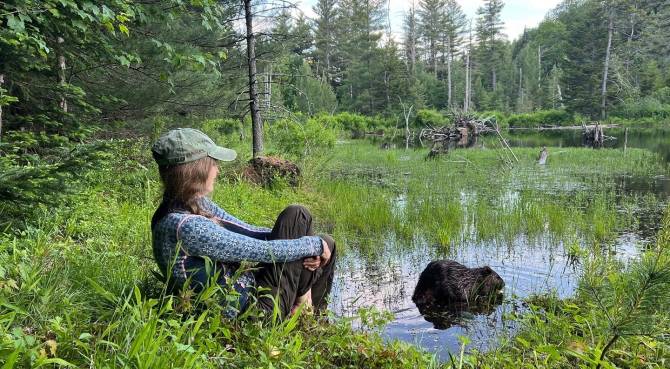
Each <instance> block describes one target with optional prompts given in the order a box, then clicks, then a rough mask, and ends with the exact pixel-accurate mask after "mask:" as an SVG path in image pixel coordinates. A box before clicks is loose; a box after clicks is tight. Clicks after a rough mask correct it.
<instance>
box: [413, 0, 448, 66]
mask: <svg viewBox="0 0 670 369" xmlns="http://www.w3.org/2000/svg"><path fill="white" fill-rule="evenodd" d="M444 6H445V1H444V0H421V1H420V2H419V10H418V11H417V14H418V16H419V31H420V34H421V38H422V39H423V40H424V42H425V43H426V48H427V50H428V64H429V70H430V71H432V72H433V75H434V76H436V77H437V61H438V60H437V59H438V53H439V49H440V45H439V44H440V41H441V40H442V37H441V34H442V25H443V24H444V22H443V17H444Z"/></svg>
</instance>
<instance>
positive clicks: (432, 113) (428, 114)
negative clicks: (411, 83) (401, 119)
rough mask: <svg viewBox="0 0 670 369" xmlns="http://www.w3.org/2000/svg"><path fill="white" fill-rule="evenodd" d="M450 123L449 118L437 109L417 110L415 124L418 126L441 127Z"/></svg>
mask: <svg viewBox="0 0 670 369" xmlns="http://www.w3.org/2000/svg"><path fill="white" fill-rule="evenodd" d="M448 123H449V119H447V117H445V116H444V115H443V114H442V113H440V112H439V111H437V110H432V109H420V110H419V111H418V112H416V120H415V123H414V124H415V126H417V127H426V126H431V127H439V126H444V125H447V124H448Z"/></svg>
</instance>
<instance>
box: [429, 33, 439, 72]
mask: <svg viewBox="0 0 670 369" xmlns="http://www.w3.org/2000/svg"><path fill="white" fill-rule="evenodd" d="M436 49H437V46H436V45H435V40H430V62H431V64H432V66H433V75H434V76H435V78H437V50H436Z"/></svg>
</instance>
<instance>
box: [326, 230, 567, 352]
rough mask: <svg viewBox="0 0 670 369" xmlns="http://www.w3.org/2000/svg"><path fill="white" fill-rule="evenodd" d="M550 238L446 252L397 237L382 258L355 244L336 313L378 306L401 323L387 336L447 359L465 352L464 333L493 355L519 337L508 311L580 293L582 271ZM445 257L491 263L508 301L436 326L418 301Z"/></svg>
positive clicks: (340, 276)
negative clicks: (424, 276)
mask: <svg viewBox="0 0 670 369" xmlns="http://www.w3.org/2000/svg"><path fill="white" fill-rule="evenodd" d="M543 239H549V237H546V238H540V239H533V240H529V239H528V238H526V237H525V236H519V237H517V238H516V239H514V240H513V241H512V242H509V243H508V242H496V241H489V242H480V243H464V244H463V245H461V246H460V247H453V248H451V249H450V250H444V249H441V248H439V247H438V246H433V245H430V244H428V242H427V241H426V240H424V239H420V238H417V239H415V240H414V241H413V242H412V244H411V245H406V244H401V242H400V241H398V240H396V239H395V238H393V237H392V236H389V237H387V238H386V241H385V242H382V243H381V245H380V248H379V249H380V252H379V253H374V255H367V254H361V253H360V252H357V251H354V250H357V249H358V248H357V247H356V246H353V247H352V248H351V250H352V251H351V252H349V253H347V254H346V255H344V256H343V257H342V259H340V263H339V264H338V273H337V275H336V280H335V285H334V287H333V300H332V302H331V308H332V309H333V310H334V312H335V313H336V314H337V315H339V316H352V315H353V314H355V313H356V311H357V310H358V309H359V308H362V307H372V306H374V307H377V308H379V309H385V310H388V311H391V312H392V313H394V314H395V320H394V321H393V322H391V323H390V324H389V325H388V326H387V327H386V328H385V330H384V334H385V335H386V336H387V337H389V338H397V339H401V340H404V341H407V342H411V343H416V344H419V345H420V346H422V347H424V348H426V349H428V350H430V351H433V352H435V353H436V354H437V355H438V356H439V357H440V358H442V359H448V353H449V352H451V353H452V354H454V353H457V352H458V351H459V350H460V341H459V339H458V336H460V335H467V336H469V337H470V339H471V343H470V344H469V346H468V349H478V350H487V349H489V348H492V347H495V345H496V342H499V340H500V339H501V338H503V337H507V336H509V335H510V334H513V333H514V332H515V330H516V328H517V327H516V326H515V324H514V322H512V321H509V320H506V319H505V314H506V313H508V312H513V311H519V310H523V309H524V305H523V302H522V301H521V300H522V299H523V298H524V297H527V296H530V295H532V294H541V293H547V292H552V291H553V292H555V293H556V294H557V295H558V296H559V297H568V296H570V295H572V294H573V292H574V290H575V288H576V283H577V276H578V274H579V269H578V268H579V266H578V265H576V264H574V263H571V259H570V257H569V256H568V255H567V253H566V252H565V250H564V248H563V246H562V245H561V244H552V243H550V242H544V241H543ZM440 258H448V259H452V260H456V261H458V262H460V263H462V264H464V265H466V266H468V267H474V266H480V265H490V266H491V267H492V268H493V269H494V270H496V271H497V272H498V274H500V276H501V277H502V278H503V280H504V281H505V284H506V285H505V296H507V298H506V300H505V301H503V302H502V304H500V305H494V306H491V307H490V309H488V310H481V311H470V312H462V313H461V314H459V315H458V316H456V317H455V318H456V319H454V320H453V321H450V323H449V324H446V322H444V321H442V322H439V321H438V328H441V329H436V327H435V325H434V324H435V321H433V322H431V321H427V320H426V319H425V318H424V316H422V314H421V313H420V312H419V310H418V309H417V308H416V306H415V305H414V303H413V302H412V300H411V296H412V292H413V290H414V287H415V286H416V283H417V280H418V278H419V274H420V273H421V271H422V270H423V268H424V267H425V266H426V264H428V263H429V262H430V261H431V260H435V259H440ZM445 317H448V316H445ZM429 320H437V319H436V317H429Z"/></svg>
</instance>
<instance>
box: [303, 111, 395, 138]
mask: <svg viewBox="0 0 670 369" xmlns="http://www.w3.org/2000/svg"><path fill="white" fill-rule="evenodd" d="M312 119H314V120H316V121H317V122H319V124H321V125H322V126H323V127H327V128H334V129H338V130H341V131H346V132H350V133H351V134H352V136H353V137H361V136H363V134H364V133H365V132H369V131H375V130H380V129H381V130H385V129H387V128H392V127H395V123H394V122H393V121H392V120H389V119H385V118H383V117H381V116H374V117H367V116H364V115H360V114H356V113H350V112H343V113H338V114H335V115H328V114H321V115H317V116H316V117H314V118H312Z"/></svg>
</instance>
